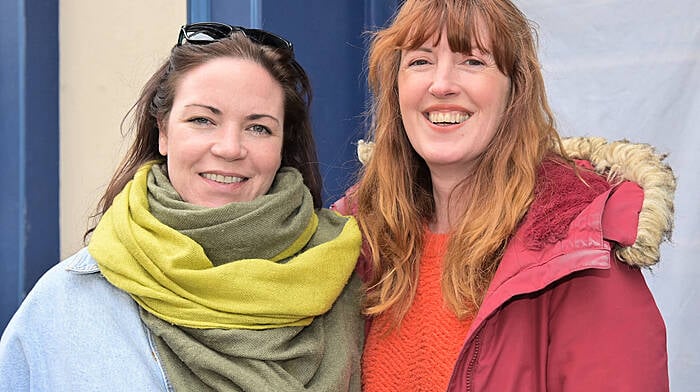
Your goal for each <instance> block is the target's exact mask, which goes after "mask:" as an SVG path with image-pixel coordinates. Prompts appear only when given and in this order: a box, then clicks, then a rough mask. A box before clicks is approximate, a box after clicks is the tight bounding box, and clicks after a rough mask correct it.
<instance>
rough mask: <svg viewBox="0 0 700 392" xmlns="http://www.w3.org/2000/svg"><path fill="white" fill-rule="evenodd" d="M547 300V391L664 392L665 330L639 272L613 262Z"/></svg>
mask: <svg viewBox="0 0 700 392" xmlns="http://www.w3.org/2000/svg"><path fill="white" fill-rule="evenodd" d="M611 257H612V256H611ZM551 299H552V302H551V307H550V323H549V329H550V330H549V337H550V339H549V343H548V361H547V367H548V369H547V391H565V392H571V391H619V392H623V391H635V392H640V391H650V392H651V391H653V392H662V391H668V388H669V385H668V368H667V363H668V361H667V353H666V328H665V325H664V322H663V319H662V317H661V314H660V312H659V310H658V307H657V306H656V303H655V301H654V298H653V297H652V294H651V292H650V291H649V289H648V287H647V285H646V282H645V280H644V277H643V275H642V273H641V271H640V270H639V269H637V268H633V267H630V266H628V265H626V264H623V263H621V262H619V261H617V260H614V259H613V260H611V267H610V269H605V270H597V269H592V270H585V271H580V272H578V273H575V274H573V275H571V276H570V277H568V278H566V279H565V280H563V281H561V282H559V283H557V285H556V286H555V287H553V288H552V297H551Z"/></svg>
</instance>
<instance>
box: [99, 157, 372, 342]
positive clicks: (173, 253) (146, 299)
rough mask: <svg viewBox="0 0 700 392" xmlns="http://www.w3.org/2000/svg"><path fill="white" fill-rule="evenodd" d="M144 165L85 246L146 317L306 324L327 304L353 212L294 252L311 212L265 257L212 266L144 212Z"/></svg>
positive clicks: (343, 268) (236, 325)
mask: <svg viewBox="0 0 700 392" xmlns="http://www.w3.org/2000/svg"><path fill="white" fill-rule="evenodd" d="M151 166H152V164H147V165H145V166H143V167H141V168H140V169H139V170H138V171H137V173H136V174H135V175H134V178H133V180H132V181H130V182H129V183H128V184H127V185H126V186H125V187H124V189H123V190H122V192H120V193H119V195H117V197H115V199H114V201H113V203H112V206H111V207H110V208H109V209H108V210H107V211H106V212H105V214H104V216H103V217H102V219H101V220H100V223H99V224H98V225H97V228H96V229H95V231H94V233H93V235H92V238H91V239H90V243H89V245H88V251H89V252H90V254H91V255H92V256H93V257H94V258H95V260H97V264H98V265H99V267H100V270H101V272H102V274H103V275H104V276H105V277H106V278H107V280H108V281H109V282H110V283H112V284H113V285H114V286H116V287H118V288H120V289H122V290H124V291H126V292H127V293H129V294H130V295H131V296H132V297H133V298H134V300H135V301H136V302H137V303H138V304H139V305H140V306H141V307H143V309H145V310H146V311H147V312H149V313H151V314H153V315H154V316H156V317H158V318H160V319H162V320H165V321H168V322H170V323H173V324H176V325H179V326H183V327H190V328H200V329H204V328H221V329H267V328H279V327H289V326H306V325H309V324H310V323H311V321H313V318H314V316H318V315H321V314H324V313H325V312H327V311H328V310H329V309H330V308H331V306H332V305H333V303H334V302H335V300H336V298H337V297H338V295H339V294H340V293H341V291H342V290H343V288H344V287H345V284H346V283H347V281H348V279H349V277H350V275H351V274H352V272H353V270H354V267H355V263H356V262H357V258H358V256H359V252H360V244H361V235H360V230H359V227H358V225H357V222H356V221H355V220H354V219H353V218H347V219H348V220H347V222H346V223H345V225H344V227H343V229H342V231H341V233H340V235H338V236H337V237H336V238H334V239H332V240H330V241H327V242H324V243H321V244H320V245H317V246H315V247H312V248H310V249H307V250H305V251H304V252H302V253H298V254H297V252H299V251H300V250H301V249H302V247H303V246H304V245H305V244H306V242H307V241H308V239H309V238H310V237H311V236H312V235H313V233H314V232H315V230H316V227H317V225H318V216H317V215H316V213H314V214H313V215H312V219H311V221H310V222H309V225H308V227H307V228H306V230H304V232H303V233H302V234H301V235H300V237H299V239H298V240H297V241H295V242H294V244H293V245H292V246H291V247H290V248H288V249H285V250H284V251H282V252H281V253H280V254H279V255H278V256H276V257H274V258H273V259H272V260H266V259H241V260H236V261H233V262H230V263H226V264H223V265H220V266H216V267H215V266H214V265H213V264H212V263H211V262H210V261H209V259H208V258H207V256H206V254H205V253H204V250H203V249H202V247H201V246H200V245H199V244H197V243H196V242H195V241H193V240H192V239H190V238H189V237H187V236H186V235H184V234H181V233H180V232H178V231H177V230H175V229H172V228H170V227H169V226H166V225H164V224H162V223H161V222H160V221H159V220H158V219H156V218H155V217H154V216H153V215H151V213H150V212H149V205H148V198H147V179H148V172H149V170H150V169H151ZM295 254H296V256H294V257H293V258H291V259H289V260H288V261H287V262H286V263H277V262H275V261H277V260H281V259H284V258H287V257H289V256H293V255H295Z"/></svg>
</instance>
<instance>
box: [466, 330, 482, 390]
mask: <svg viewBox="0 0 700 392" xmlns="http://www.w3.org/2000/svg"><path fill="white" fill-rule="evenodd" d="M480 347H481V341H480V340H479V334H477V335H476V336H475V337H474V354H473V355H472V358H471V360H469V366H467V385H466V388H467V392H471V391H472V378H473V376H474V368H475V367H476V361H477V359H478V358H479V348H480Z"/></svg>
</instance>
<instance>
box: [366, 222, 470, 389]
mask: <svg viewBox="0 0 700 392" xmlns="http://www.w3.org/2000/svg"><path fill="white" fill-rule="evenodd" d="M447 240H448V235H447V234H434V233H430V232H429V231H426V233H425V241H424V243H425V245H424V248H423V252H422V257H421V260H420V273H419V276H418V288H417V290H416V296H415V298H414V300H413V304H412V305H411V307H410V309H409V311H408V312H407V313H406V315H405V316H404V318H403V320H402V321H401V324H400V325H399V326H398V328H396V329H393V330H391V332H390V333H388V334H387V333H386V330H385V329H384V328H375V327H376V326H384V325H386V322H387V321H388V318H387V317H388V316H386V313H383V314H382V315H380V316H378V317H377V318H376V319H374V320H373V328H371V329H370V331H369V335H368V336H367V342H366V345H365V350H364V354H363V365H362V368H363V375H362V376H363V391H365V392H384V391H444V390H445V389H447V384H448V382H449V379H450V375H451V374H452V369H453V367H454V364H455V361H456V360H457V356H458V355H459V352H460V349H461V348H462V344H463V343H464V340H465V338H466V336H467V331H468V330H469V326H470V324H471V321H472V320H471V319H469V320H459V319H457V317H456V316H455V314H454V313H453V312H451V311H450V310H448V308H447V306H446V304H445V302H444V301H443V299H442V291H441V288H440V281H441V275H442V260H443V256H444V255H445V251H446V249H447Z"/></svg>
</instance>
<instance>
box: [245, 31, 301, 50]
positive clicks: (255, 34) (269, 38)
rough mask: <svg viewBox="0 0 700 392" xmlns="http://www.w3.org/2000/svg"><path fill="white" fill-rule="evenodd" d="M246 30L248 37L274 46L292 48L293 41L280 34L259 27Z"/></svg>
mask: <svg viewBox="0 0 700 392" xmlns="http://www.w3.org/2000/svg"><path fill="white" fill-rule="evenodd" d="M244 32H245V34H246V35H247V36H248V38H250V39H252V40H253V41H255V42H257V43H259V44H262V45H266V46H272V47H273V48H280V49H289V50H292V43H291V42H289V41H287V40H286V39H284V38H282V37H280V36H278V35H275V34H272V33H268V32H267V31H264V30H258V29H245V30H244Z"/></svg>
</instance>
